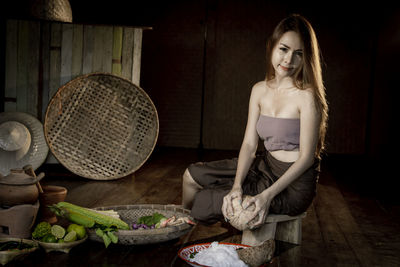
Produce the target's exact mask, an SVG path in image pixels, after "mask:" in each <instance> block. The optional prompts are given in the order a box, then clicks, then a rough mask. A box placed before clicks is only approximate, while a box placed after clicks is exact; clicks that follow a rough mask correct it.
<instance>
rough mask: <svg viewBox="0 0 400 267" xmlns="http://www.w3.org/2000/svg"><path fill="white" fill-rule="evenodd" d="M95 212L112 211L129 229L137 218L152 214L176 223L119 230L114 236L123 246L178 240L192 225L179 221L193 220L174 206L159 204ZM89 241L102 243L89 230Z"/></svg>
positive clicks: (187, 212) (103, 208) (113, 207)
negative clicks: (173, 219) (152, 227)
mask: <svg viewBox="0 0 400 267" xmlns="http://www.w3.org/2000/svg"><path fill="white" fill-rule="evenodd" d="M95 210H99V211H104V210H113V211H116V212H117V213H118V214H119V216H120V218H121V219H122V220H123V221H124V222H126V223H128V224H129V225H130V227H132V226H133V225H134V224H136V223H138V221H139V218H143V217H147V216H149V217H150V216H153V215H154V214H161V215H163V216H164V217H165V218H172V217H173V218H176V221H178V223H172V224H171V225H168V226H166V227H161V228H154V229H146V228H141V229H133V228H134V227H132V229H131V230H121V229H119V230H118V232H116V233H115V234H116V235H117V236H118V244H123V245H141V244H153V243H159V242H164V241H168V240H172V239H175V238H179V237H181V236H182V235H184V234H186V233H188V232H189V231H190V229H191V228H192V224H190V223H186V222H185V221H184V220H182V221H181V222H179V219H183V218H185V219H189V222H190V221H191V220H193V219H192V218H191V217H190V215H189V214H190V211H189V210H187V209H183V208H181V207H180V206H176V205H160V204H138V205H122V206H110V207H99V208H96V209H95ZM89 239H91V240H95V241H99V242H103V240H101V238H100V237H99V236H98V235H96V233H95V231H94V230H89Z"/></svg>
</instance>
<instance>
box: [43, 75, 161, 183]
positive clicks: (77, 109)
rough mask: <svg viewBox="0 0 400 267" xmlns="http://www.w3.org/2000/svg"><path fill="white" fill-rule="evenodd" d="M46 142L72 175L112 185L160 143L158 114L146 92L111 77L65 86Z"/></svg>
mask: <svg viewBox="0 0 400 267" xmlns="http://www.w3.org/2000/svg"><path fill="white" fill-rule="evenodd" d="M43 126H44V134H45V138H46V142H47V144H48V146H49V148H50V150H51V152H52V153H53V155H54V156H55V157H56V159H57V160H58V161H59V162H60V163H61V164H62V165H64V166H65V167H66V168H67V169H68V170H70V171H71V172H73V173H75V174H77V175H79V176H82V177H85V178H90V179H95V180H112V179H117V178H121V177H124V176H127V175H129V174H131V173H133V172H134V171H136V170H137V169H139V168H140V167H141V166H142V165H143V164H144V162H145V161H146V160H147V159H148V157H149V156H150V154H151V152H152V151H153V149H154V146H155V144H156V141H157V137H158V131H159V122H158V115H157V110H156V108H155V106H154V104H153V102H152V101H151V99H150V97H149V96H148V95H147V94H146V93H145V91H144V90H143V89H141V88H140V87H138V86H137V85H135V84H133V83H132V82H130V81H128V80H126V79H124V78H121V77H119V76H115V75H112V74H107V73H92V74H88V75H83V76H79V77H77V78H75V79H73V80H72V81H70V82H68V83H67V84H65V85H64V86H62V87H60V88H59V89H58V91H57V93H56V94H55V95H54V96H53V98H52V99H51V101H50V103H49V105H48V107H47V110H46V116H45V120H44V125H43Z"/></svg>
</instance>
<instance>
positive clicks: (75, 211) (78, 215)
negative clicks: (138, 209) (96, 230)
mask: <svg viewBox="0 0 400 267" xmlns="http://www.w3.org/2000/svg"><path fill="white" fill-rule="evenodd" d="M55 206H56V207H57V208H58V209H60V210H62V211H64V212H66V214H67V215H66V216H72V218H73V219H79V220H83V221H86V223H88V224H89V222H90V220H92V221H94V223H97V224H100V225H104V226H107V227H112V226H115V227H117V228H118V229H123V230H129V225H128V224H127V223H126V222H124V221H122V220H121V219H118V218H114V217H112V216H108V215H105V214H102V213H99V212H96V211H94V210H91V209H88V208H84V207H81V206H78V205H75V204H72V203H69V202H58V203H57V204H55ZM68 214H69V215H68ZM67 218H68V217H67ZM92 226H93V225H92ZM92 226H91V227H92Z"/></svg>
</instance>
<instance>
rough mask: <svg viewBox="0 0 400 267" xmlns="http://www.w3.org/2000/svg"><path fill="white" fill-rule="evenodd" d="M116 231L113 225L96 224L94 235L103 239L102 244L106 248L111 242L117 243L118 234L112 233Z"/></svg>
mask: <svg viewBox="0 0 400 267" xmlns="http://www.w3.org/2000/svg"><path fill="white" fill-rule="evenodd" d="M116 231H117V228H116V227H115V226H112V227H104V226H103V225H96V230H95V232H96V235H98V236H99V237H101V238H102V239H103V242H104V245H105V246H106V248H107V247H108V246H109V245H110V244H111V242H112V243H114V244H116V243H118V236H117V235H115V234H114V233H115V232H116Z"/></svg>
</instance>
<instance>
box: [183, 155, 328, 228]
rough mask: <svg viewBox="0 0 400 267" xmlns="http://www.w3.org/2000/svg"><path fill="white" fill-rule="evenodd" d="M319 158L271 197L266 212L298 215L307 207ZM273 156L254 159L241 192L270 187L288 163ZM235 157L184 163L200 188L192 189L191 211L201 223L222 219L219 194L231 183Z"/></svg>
mask: <svg viewBox="0 0 400 267" xmlns="http://www.w3.org/2000/svg"><path fill="white" fill-rule="evenodd" d="M319 163H320V162H319V160H317V159H315V161H314V164H313V165H312V166H311V167H310V168H309V169H307V170H306V171H305V172H304V173H303V174H302V175H301V176H300V177H298V178H297V179H296V180H294V181H293V182H292V183H291V184H290V185H289V186H288V187H287V188H286V189H285V190H283V191H282V192H281V193H279V194H278V195H277V196H275V198H274V199H273V200H272V202H271V205H270V208H269V213H273V214H287V215H291V216H294V215H298V214H300V213H302V212H304V211H306V210H307V208H308V207H309V206H310V205H311V203H312V201H313V199H314V197H315V194H316V185H317V182H318V176H319V165H320V164H319ZM292 164H293V163H292V162H282V161H279V160H277V159H275V158H274V157H273V156H272V155H271V154H270V153H268V152H267V151H265V152H263V153H260V154H258V155H257V156H256V158H255V159H254V161H253V163H252V165H251V167H250V169H249V171H248V173H247V176H246V178H245V180H244V182H243V185H242V189H243V195H251V196H254V195H257V194H259V193H261V192H262V191H264V190H265V189H266V188H268V187H270V186H271V185H272V184H273V183H274V182H276V181H277V180H278V179H279V177H281V176H282V175H283V174H284V173H285V172H286V170H287V169H288V168H289V167H290V166H291V165H292ZM236 168H237V158H233V159H224V160H218V161H211V162H197V163H194V164H191V165H190V166H189V167H188V170H189V173H190V175H191V176H192V177H193V179H194V180H195V181H196V182H197V183H198V184H199V185H201V186H202V187H203V188H202V189H201V190H200V191H199V192H197V193H196V195H195V198H194V201H193V207H192V210H191V215H192V217H193V218H195V219H196V220H198V221H201V222H204V223H215V222H217V221H219V220H221V219H223V214H222V211H221V208H222V203H223V198H224V196H225V195H226V194H228V193H229V192H230V190H231V189H232V186H233V182H234V179H235V174H236Z"/></svg>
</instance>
